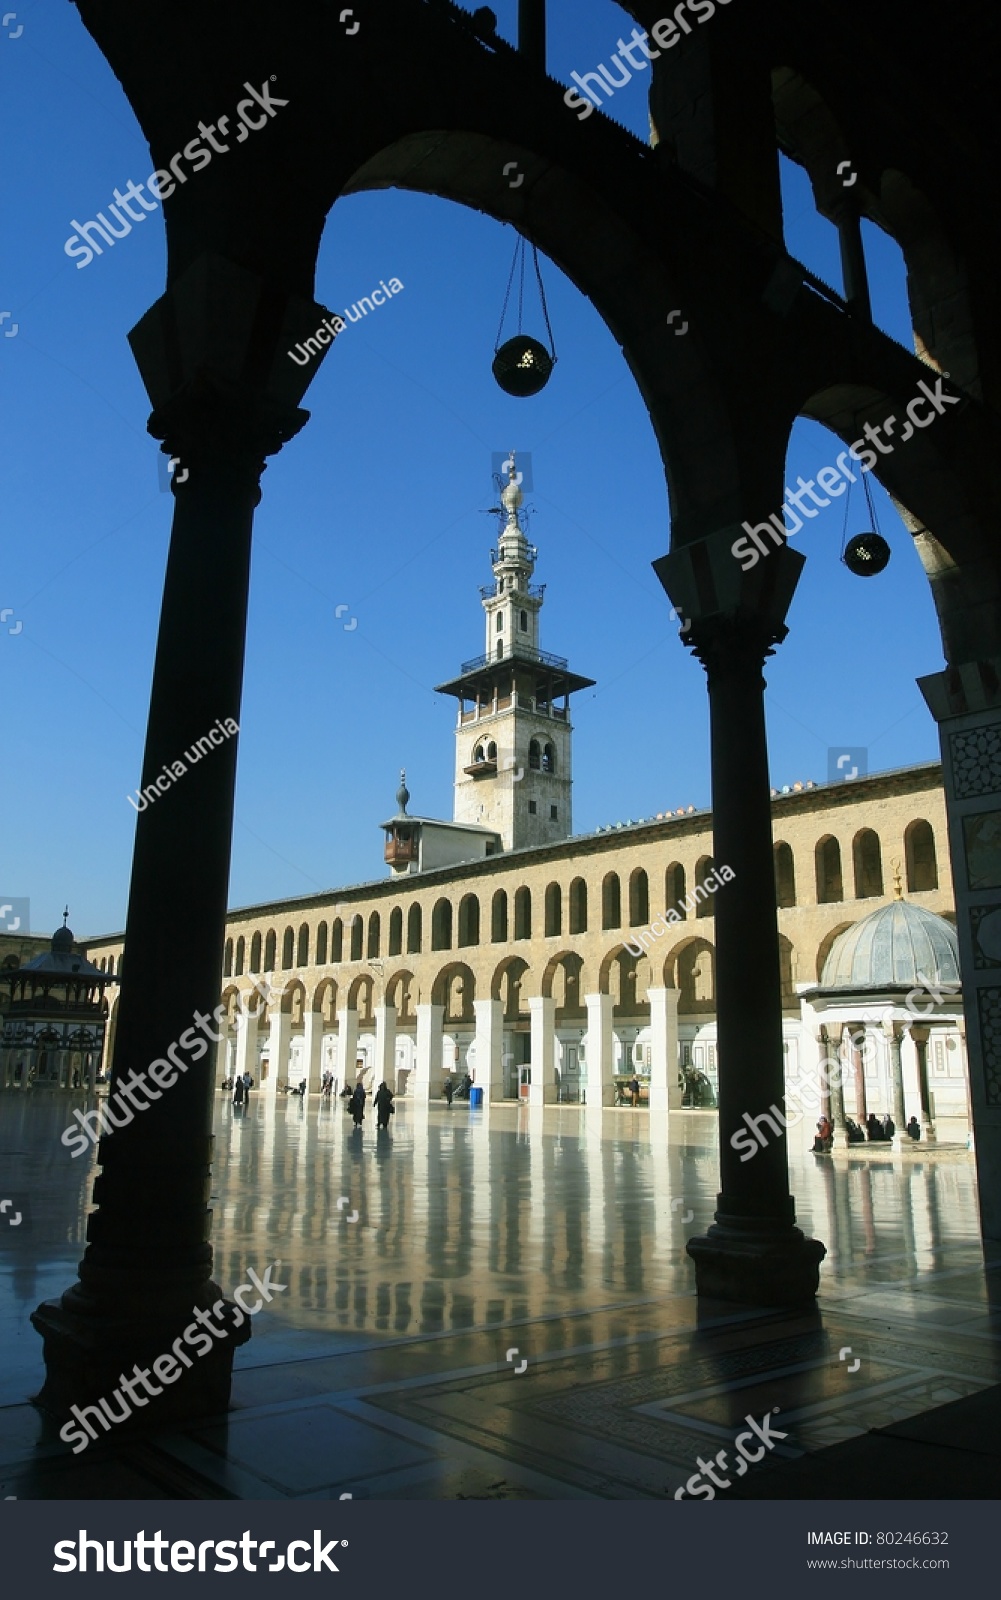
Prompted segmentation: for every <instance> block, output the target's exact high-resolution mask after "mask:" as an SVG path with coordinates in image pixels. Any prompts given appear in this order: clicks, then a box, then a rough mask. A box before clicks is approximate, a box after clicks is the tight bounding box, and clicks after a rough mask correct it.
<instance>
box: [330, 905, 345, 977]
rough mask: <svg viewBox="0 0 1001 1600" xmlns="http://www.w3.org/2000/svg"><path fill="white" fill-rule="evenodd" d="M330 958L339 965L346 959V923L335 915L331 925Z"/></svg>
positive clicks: (335, 964)
mask: <svg viewBox="0 0 1001 1600" xmlns="http://www.w3.org/2000/svg"><path fill="white" fill-rule="evenodd" d="M330 960H331V962H332V963H333V965H334V966H339V965H340V963H341V962H342V961H343V960H344V923H343V922H342V921H341V918H340V917H335V918H334V920H333V922H332V923H331V926H330Z"/></svg>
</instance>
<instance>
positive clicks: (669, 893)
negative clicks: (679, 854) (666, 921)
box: [664, 861, 688, 922]
mask: <svg viewBox="0 0 1001 1600" xmlns="http://www.w3.org/2000/svg"><path fill="white" fill-rule="evenodd" d="M687 894H688V880H687V878H686V876H685V869H684V867H683V866H682V865H681V862H680V861H672V862H671V865H670V866H669V867H668V869H667V871H666V872H665V874H664V901H665V904H666V906H667V909H668V911H676V912H677V913H678V916H679V917H680V918H681V920H682V921H683V922H684V921H685V919H686V918H687V916H688V907H687V906H686V905H685V898H686V896H687Z"/></svg>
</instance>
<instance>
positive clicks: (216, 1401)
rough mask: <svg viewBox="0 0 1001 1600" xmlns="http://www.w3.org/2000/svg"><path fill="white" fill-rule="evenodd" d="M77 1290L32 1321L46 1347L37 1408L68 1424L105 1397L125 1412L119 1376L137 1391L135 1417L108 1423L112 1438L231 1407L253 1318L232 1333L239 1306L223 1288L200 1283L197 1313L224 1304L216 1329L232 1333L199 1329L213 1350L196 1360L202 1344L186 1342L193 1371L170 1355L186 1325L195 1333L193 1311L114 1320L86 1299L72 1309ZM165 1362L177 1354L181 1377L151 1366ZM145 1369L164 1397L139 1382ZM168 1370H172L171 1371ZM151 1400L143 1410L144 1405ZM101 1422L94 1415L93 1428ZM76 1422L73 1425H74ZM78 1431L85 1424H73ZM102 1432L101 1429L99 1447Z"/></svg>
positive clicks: (52, 1302)
mask: <svg viewBox="0 0 1001 1600" xmlns="http://www.w3.org/2000/svg"><path fill="white" fill-rule="evenodd" d="M76 1294H79V1290H72V1289H71V1290H69V1291H68V1293H67V1294H66V1295H64V1296H63V1297H62V1299H61V1300H46V1301H43V1303H42V1304H41V1305H40V1306H39V1307H38V1308H37V1310H35V1311H34V1312H33V1313H32V1316H31V1322H32V1326H33V1327H34V1328H35V1330H36V1331H37V1332H38V1333H40V1334H41V1336H42V1340H43V1342H44V1360H45V1373H46V1376H45V1382H44V1384H43V1385H42V1388H41V1390H40V1392H39V1393H38V1394H37V1395H36V1396H35V1397H34V1403H35V1404H36V1405H37V1406H40V1407H41V1408H42V1410H44V1411H46V1412H48V1413H49V1414H50V1415H52V1416H54V1417H55V1418H56V1419H57V1420H58V1421H60V1422H62V1421H66V1420H67V1419H70V1418H71V1416H72V1408H73V1407H74V1406H77V1407H80V1408H81V1409H82V1408H83V1407H85V1406H97V1405H98V1403H99V1402H100V1401H101V1399H102V1398H104V1399H107V1401H108V1403H109V1405H110V1406H111V1408H112V1411H113V1412H114V1413H115V1414H120V1413H121V1412H122V1410H123V1409H124V1402H125V1401H126V1400H127V1395H128V1391H125V1392H124V1393H123V1394H122V1395H121V1398H118V1399H116V1398H115V1391H116V1390H121V1379H122V1374H123V1373H124V1375H125V1376H126V1377H127V1378H130V1379H131V1380H132V1382H133V1384H134V1386H135V1390H136V1394H137V1395H138V1397H139V1398H138V1400H136V1401H135V1402H134V1403H132V1402H130V1415H129V1416H128V1417H127V1418H126V1419H125V1420H123V1421H122V1422H115V1423H111V1422H109V1424H108V1426H109V1430H110V1432H111V1433H113V1434H117V1433H122V1432H130V1431H134V1430H135V1429H137V1428H148V1427H149V1426H150V1425H151V1424H152V1425H154V1426H161V1425H163V1424H164V1423H167V1422H175V1421H184V1420H187V1419H189V1418H192V1417H201V1416H215V1415H218V1414H219V1413H220V1412H225V1411H226V1410H227V1409H228V1407H229V1398H230V1389H231V1385H232V1378H233V1357H234V1355H235V1354H236V1350H237V1347H238V1346H239V1345H242V1344H246V1342H247V1340H248V1339H249V1338H250V1335H251V1323H250V1318H249V1317H248V1316H247V1315H246V1313H245V1312H239V1313H238V1314H239V1315H240V1316H241V1317H242V1318H243V1321H242V1324H241V1325H240V1326H239V1327H233V1325H232V1324H233V1322H234V1321H235V1314H237V1307H236V1306H235V1305H234V1303H233V1301H232V1300H227V1299H226V1298H225V1297H224V1295H223V1292H222V1290H221V1289H220V1288H219V1286H218V1284H215V1283H207V1284H203V1285H202V1288H201V1290H200V1291H199V1293H198V1294H197V1295H196V1296H195V1297H194V1298H195V1301H196V1307H197V1309H198V1310H205V1311H209V1310H211V1309H212V1307H213V1306H214V1305H218V1304H219V1302H220V1301H221V1302H222V1308H221V1310H220V1312H219V1314H218V1316H217V1318H216V1323H217V1326H218V1325H225V1326H226V1328H227V1332H226V1336H225V1338H222V1339H220V1338H218V1337H212V1335H211V1333H209V1332H208V1331H207V1330H206V1329H204V1328H203V1326H202V1325H201V1324H197V1327H198V1332H199V1334H201V1333H203V1332H204V1333H205V1335H206V1337H207V1338H211V1339H212V1348H211V1349H210V1350H206V1352H205V1354H204V1355H199V1354H198V1350H199V1349H200V1348H202V1347H203V1346H202V1341H200V1340H197V1339H196V1340H195V1341H194V1342H193V1343H191V1344H189V1343H188V1342H187V1341H184V1340H182V1342H181V1345H180V1348H181V1349H182V1350H183V1351H184V1352H185V1354H186V1356H187V1358H188V1360H189V1361H190V1362H191V1365H190V1367H187V1366H185V1364H184V1362H183V1361H181V1360H179V1359H178V1357H177V1354H176V1352H172V1345H173V1344H174V1341H175V1340H177V1339H179V1338H180V1337H181V1335H182V1333H183V1330H184V1329H185V1327H190V1325H191V1324H192V1322H194V1321H195V1318H194V1309H195V1308H194V1307H193V1308H189V1309H188V1310H186V1311H181V1312H177V1311H174V1312H173V1314H171V1313H170V1312H167V1311H163V1312H161V1313H160V1315H159V1316H158V1317H156V1318H155V1319H154V1318H142V1319H140V1318H139V1317H138V1316H136V1315H134V1314H133V1315H128V1314H123V1315H119V1316H116V1315H114V1314H113V1313H111V1314H109V1313H108V1312H106V1311H101V1312H95V1311H92V1310H90V1309H88V1308H87V1307H86V1303H85V1302H84V1301H83V1300H82V1297H81V1303H80V1304H79V1305H74V1304H73V1300H74V1296H75V1295H76ZM160 1356H172V1359H173V1366H174V1367H175V1368H179V1369H180V1376H179V1377H176V1378H175V1379H174V1381H173V1382H171V1383H167V1382H164V1381H163V1379H161V1378H160V1377H159V1376H158V1375H157V1374H156V1373H154V1372H153V1370H152V1368H153V1363H154V1361H156V1360H157V1359H158V1358H159V1357H160ZM137 1364H138V1366H139V1368H140V1369H147V1371H148V1375H149V1379H150V1382H151V1383H152V1384H153V1385H154V1387H156V1388H160V1389H162V1391H163V1392H162V1394H160V1395H156V1396H150V1395H149V1393H148V1391H146V1390H145V1389H144V1388H143V1386H142V1384H141V1383H138V1382H136V1379H135V1375H134V1371H133V1369H134V1368H135V1366H136V1365H137ZM168 1370H170V1369H168ZM142 1400H145V1401H146V1404H145V1405H142V1404H141V1403H140V1402H141V1401H142ZM95 1420H99V1419H96V1418H95V1417H93V1416H92V1417H91V1418H90V1421H91V1423H92V1424H93V1423H94V1422H95ZM74 1421H75V1422H76V1419H74ZM76 1425H77V1426H80V1424H79V1423H78V1422H76ZM103 1438H104V1433H103V1431H101V1429H100V1428H98V1429H97V1442H101V1441H102V1440H103Z"/></svg>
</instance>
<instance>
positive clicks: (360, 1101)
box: [351, 1083, 365, 1128]
mask: <svg viewBox="0 0 1001 1600" xmlns="http://www.w3.org/2000/svg"><path fill="white" fill-rule="evenodd" d="M351 1115H352V1117H353V1118H354V1124H355V1127H356V1128H360V1127H361V1125H362V1123H363V1122H364V1120H365V1085H364V1084H363V1083H357V1084H356V1085H355V1092H354V1094H353V1095H352V1096H351Z"/></svg>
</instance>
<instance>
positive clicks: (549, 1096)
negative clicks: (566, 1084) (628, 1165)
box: [528, 995, 556, 1106]
mask: <svg viewBox="0 0 1001 1600" xmlns="http://www.w3.org/2000/svg"><path fill="white" fill-rule="evenodd" d="M528 1010H529V1015H530V1017H531V1021H532V1057H531V1060H532V1081H531V1084H530V1085H529V1091H528V1103H529V1105H530V1106H551V1105H555V1104H556V1001H555V1000H553V999H551V998H550V997H548V996H546V995H533V996H532V998H531V999H530V1000H529V1002H528Z"/></svg>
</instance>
